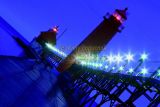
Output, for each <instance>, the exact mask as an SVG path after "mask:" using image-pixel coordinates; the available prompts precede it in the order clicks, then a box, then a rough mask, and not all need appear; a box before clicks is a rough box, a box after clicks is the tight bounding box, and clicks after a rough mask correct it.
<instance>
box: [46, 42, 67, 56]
mask: <svg viewBox="0 0 160 107" xmlns="http://www.w3.org/2000/svg"><path fill="white" fill-rule="evenodd" d="M46 46H47V47H48V48H49V49H51V50H52V51H54V52H56V53H57V54H59V55H61V56H63V57H66V56H67V55H66V54H65V53H64V52H62V51H60V50H59V49H57V48H55V47H54V46H52V45H51V44H49V43H46Z"/></svg>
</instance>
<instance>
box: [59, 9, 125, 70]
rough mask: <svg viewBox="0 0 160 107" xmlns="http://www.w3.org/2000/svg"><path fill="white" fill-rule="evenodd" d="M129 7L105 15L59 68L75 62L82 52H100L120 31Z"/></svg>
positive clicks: (64, 67)
mask: <svg viewBox="0 0 160 107" xmlns="http://www.w3.org/2000/svg"><path fill="white" fill-rule="evenodd" d="M126 11H127V8H125V9H124V10H118V9H116V10H115V12H114V13H113V14H112V15H110V16H109V18H106V17H104V20H103V21H102V22H101V23H100V24H99V25H98V27H96V28H95V30H93V31H92V32H91V33H90V34H89V35H88V36H87V38H85V40H83V41H82V42H81V43H80V44H79V45H78V46H77V47H76V49H74V50H73V51H72V52H71V54H70V55H68V57H67V58H66V59H65V60H63V61H62V62H61V63H60V64H59V66H58V67H57V70H58V71H60V72H63V71H65V70H67V69H68V68H69V67H71V65H72V64H74V63H75V61H76V60H75V57H76V56H77V55H80V54H89V53H94V54H98V53H99V52H100V51H102V50H103V48H104V47H105V46H106V44H107V43H108V42H109V41H110V40H111V39H112V37H113V36H114V35H115V34H116V33H117V32H119V31H120V30H119V27H120V26H121V25H122V23H123V22H124V21H125V20H126V19H127V17H126Z"/></svg>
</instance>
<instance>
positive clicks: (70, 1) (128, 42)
mask: <svg viewBox="0 0 160 107" xmlns="http://www.w3.org/2000/svg"><path fill="white" fill-rule="evenodd" d="M125 7H128V20H127V21H126V22H124V24H123V25H124V27H125V29H124V30H123V31H122V32H121V33H117V34H116V35H115V37H114V38H113V39H112V41H110V43H109V44H108V45H107V47H106V50H105V51H104V52H103V53H110V52H112V53H115V54H116V53H118V52H120V53H125V52H128V51H131V52H133V53H134V54H135V55H139V54H140V53H142V52H144V51H145V52H148V53H149V56H150V59H149V60H150V61H159V60H160V55H159V54H160V50H159V40H160V29H159V28H160V27H159V25H160V21H159V20H160V12H159V10H160V1H159V0H26V1H24V0H0V15H1V16H2V17H3V18H4V19H5V20H6V21H8V22H9V23H10V24H11V25H12V26H13V27H14V28H15V29H16V30H17V31H19V32H20V33H21V34H22V35H23V36H24V37H25V38H26V39H27V40H28V41H31V40H32V39H33V38H34V37H35V36H38V34H39V33H40V31H46V30H48V29H49V28H51V27H53V26H55V25H59V29H60V31H59V35H61V33H62V32H63V31H64V30H65V29H67V31H66V32H65V33H64V34H63V36H62V37H60V38H59V40H58V41H57V46H69V47H75V46H77V45H78V44H79V43H80V42H81V41H82V40H83V39H84V38H85V37H86V36H87V35H88V34H89V33H90V32H91V31H92V30H93V29H94V28H95V27H96V26H97V25H98V24H99V23H100V22H101V21H102V20H103V16H104V15H105V14H106V13H107V12H109V13H113V12H114V10H115V9H124V8H125ZM59 35H58V36H59ZM8 46H9V45H8ZM69 52H71V50H68V51H67V52H66V53H69Z"/></svg>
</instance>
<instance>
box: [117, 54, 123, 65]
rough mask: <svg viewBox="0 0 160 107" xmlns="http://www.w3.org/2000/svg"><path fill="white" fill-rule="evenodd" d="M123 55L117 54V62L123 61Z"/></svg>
mask: <svg viewBox="0 0 160 107" xmlns="http://www.w3.org/2000/svg"><path fill="white" fill-rule="evenodd" d="M122 58H123V57H122V56H121V55H120V54H118V55H117V56H115V60H116V62H117V64H119V63H121V62H122V61H123V60H122Z"/></svg>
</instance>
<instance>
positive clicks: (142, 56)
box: [140, 53, 148, 61]
mask: <svg viewBox="0 0 160 107" xmlns="http://www.w3.org/2000/svg"><path fill="white" fill-rule="evenodd" d="M140 59H141V60H142V61H145V60H146V59H148V54H146V53H143V54H141V57H140Z"/></svg>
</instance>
